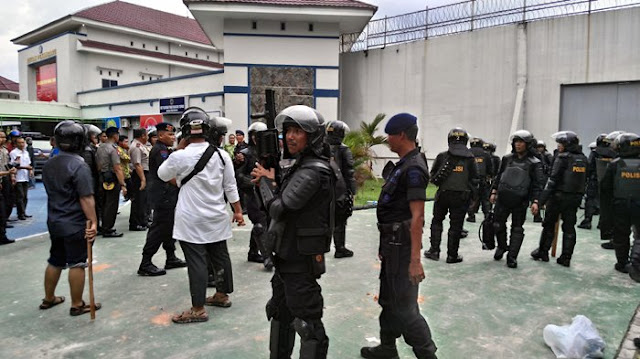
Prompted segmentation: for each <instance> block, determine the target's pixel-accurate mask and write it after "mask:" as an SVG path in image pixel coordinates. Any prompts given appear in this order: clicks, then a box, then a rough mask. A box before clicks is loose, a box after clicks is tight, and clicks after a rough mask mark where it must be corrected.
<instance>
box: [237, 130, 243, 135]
mask: <svg viewBox="0 0 640 359" xmlns="http://www.w3.org/2000/svg"><path fill="white" fill-rule="evenodd" d="M236 135H240V136H244V132H243V131H242V130H236Z"/></svg>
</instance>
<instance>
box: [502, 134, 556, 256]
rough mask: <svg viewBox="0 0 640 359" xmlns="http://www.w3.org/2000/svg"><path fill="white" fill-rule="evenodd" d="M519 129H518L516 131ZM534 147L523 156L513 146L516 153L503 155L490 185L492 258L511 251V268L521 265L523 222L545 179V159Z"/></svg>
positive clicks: (536, 199)
mask: <svg viewBox="0 0 640 359" xmlns="http://www.w3.org/2000/svg"><path fill="white" fill-rule="evenodd" d="M519 132H520V131H517V132H516V133H515V134H514V135H516V134H519ZM527 133H528V132H527ZM528 135H529V136H530V135H531V134H528ZM526 136H527V135H526V134H524V135H523V137H525V138H526ZM518 138H519V137H518ZM516 139H517V138H516ZM531 139H532V137H531ZM527 140H529V139H528V138H527ZM525 142H526V141H525ZM528 146H530V144H528ZM532 151H535V149H532V148H530V147H529V148H528V149H527V152H526V153H525V155H524V157H522V158H520V157H519V156H518V154H517V153H515V149H514V150H513V153H509V154H507V155H505V156H504V157H502V162H501V164H500V169H499V170H498V174H497V175H496V178H495V181H494V183H493V185H492V188H491V191H492V193H495V194H497V200H496V204H495V208H494V222H493V226H494V230H495V234H496V240H497V242H498V245H497V248H496V252H495V254H494V257H493V258H494V259H495V260H501V259H502V256H503V255H504V253H505V252H507V251H508V252H509V254H508V255H507V265H508V266H509V267H510V268H516V267H517V266H518V262H517V258H518V254H519V252H520V247H521V246H522V242H523V241H524V228H523V227H522V226H523V225H524V222H525V219H526V217H527V207H528V206H529V203H535V202H537V201H538V198H539V196H540V192H541V191H542V186H543V183H544V174H543V171H542V163H541V162H540V160H539V159H537V158H536V157H535V156H534V155H533V152H532ZM509 215H511V240H510V242H509V244H508V245H507V218H509Z"/></svg>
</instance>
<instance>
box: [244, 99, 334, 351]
mask: <svg viewBox="0 0 640 359" xmlns="http://www.w3.org/2000/svg"><path fill="white" fill-rule="evenodd" d="M275 121H276V126H277V128H278V130H279V131H280V132H282V133H283V135H284V138H285V141H286V146H285V148H284V157H285V158H291V157H293V158H295V164H293V166H291V167H289V168H288V169H287V170H286V172H284V173H283V174H282V177H281V178H280V179H279V180H277V187H278V191H277V192H275V193H274V192H272V191H267V189H268V188H271V187H272V186H273V181H274V180H276V178H275V170H274V169H265V168H264V167H262V166H261V165H259V164H258V165H256V168H255V169H254V170H253V176H254V181H255V182H256V183H259V185H260V191H261V194H262V195H263V202H264V203H266V204H267V210H268V212H269V215H270V217H271V223H270V225H269V232H268V239H269V240H268V241H267V243H268V246H267V251H268V252H269V253H271V252H272V251H273V253H274V257H275V268H276V270H275V272H274V275H273V278H272V279H271V287H272V290H273V295H272V297H271V299H270V300H269V302H268V303H267V318H268V319H269V320H270V321H271V340H270V351H271V358H290V357H291V352H292V351H293V346H294V342H295V333H296V332H297V333H298V334H299V335H300V338H301V343H300V358H310V359H315V358H326V357H327V350H328V348H329V338H327V335H326V333H325V330H324V324H323V323H322V312H323V299H322V294H321V288H320V285H319V284H318V282H317V279H318V278H320V276H321V275H322V274H323V273H324V272H325V262H324V253H326V252H328V251H329V246H330V243H331V228H330V227H331V216H332V215H333V213H331V202H332V201H333V181H332V170H331V167H330V165H329V156H330V151H329V147H328V146H327V145H325V144H324V142H323V139H324V136H325V129H324V120H323V119H322V117H321V116H320V115H319V114H318V113H317V112H316V111H315V110H314V109H312V108H310V107H307V106H303V105H295V106H290V107H287V108H286V109H284V110H283V111H282V112H280V114H278V116H276V119H275ZM267 192H269V193H271V194H272V195H273V198H271V199H268V198H267ZM294 330H295V331H294Z"/></svg>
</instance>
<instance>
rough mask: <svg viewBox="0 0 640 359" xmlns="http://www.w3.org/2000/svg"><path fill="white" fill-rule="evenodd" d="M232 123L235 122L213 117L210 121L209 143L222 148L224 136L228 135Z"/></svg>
mask: <svg viewBox="0 0 640 359" xmlns="http://www.w3.org/2000/svg"><path fill="white" fill-rule="evenodd" d="M232 123H233V121H231V120H230V119H228V118H226V117H211V118H210V119H209V133H208V135H207V141H209V143H211V144H212V145H214V146H218V147H219V146H221V145H222V140H224V136H226V135H227V132H228V131H229V127H231V124H232Z"/></svg>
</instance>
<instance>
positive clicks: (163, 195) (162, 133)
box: [138, 122, 187, 276]
mask: <svg viewBox="0 0 640 359" xmlns="http://www.w3.org/2000/svg"><path fill="white" fill-rule="evenodd" d="M155 130H156V134H157V136H158V140H157V141H156V144H155V145H153V147H152V148H151V152H150V153H149V176H148V177H149V188H148V191H149V197H148V198H149V201H150V205H151V208H152V209H153V220H152V221H151V226H150V227H149V232H148V233H147V240H146V242H145V244H144V248H143V249H142V262H140V267H139V268H138V275H141V276H159V275H164V274H166V273H167V272H166V270H167V269H173V268H181V267H186V266H187V263H186V262H185V261H183V260H182V259H180V258H178V257H176V254H175V252H176V244H175V240H174V239H173V222H174V212H175V209H176V204H177V203H178V187H177V186H176V184H175V183H171V182H164V181H162V180H161V179H160V178H158V168H160V165H161V164H162V162H164V161H165V160H166V159H167V158H168V157H169V155H170V154H171V152H172V151H171V148H170V147H171V146H173V143H174V141H175V127H174V126H173V125H172V124H170V123H167V122H162V123H159V124H158V125H157V126H156V128H155ZM160 245H162V248H164V250H165V251H166V253H167V260H166V263H165V266H164V269H160V268H158V267H156V266H155V265H154V264H153V263H152V262H151V259H152V258H153V256H154V255H155V254H156V252H158V249H160Z"/></svg>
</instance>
